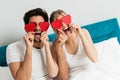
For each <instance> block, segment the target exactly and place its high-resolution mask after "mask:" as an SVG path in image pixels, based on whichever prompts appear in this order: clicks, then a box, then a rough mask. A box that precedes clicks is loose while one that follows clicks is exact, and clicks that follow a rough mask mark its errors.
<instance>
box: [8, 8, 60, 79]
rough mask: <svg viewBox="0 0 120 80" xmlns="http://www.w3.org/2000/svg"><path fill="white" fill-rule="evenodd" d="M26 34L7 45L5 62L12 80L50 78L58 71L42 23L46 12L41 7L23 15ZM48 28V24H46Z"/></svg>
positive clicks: (45, 20)
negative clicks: (21, 38)
mask: <svg viewBox="0 0 120 80" xmlns="http://www.w3.org/2000/svg"><path fill="white" fill-rule="evenodd" d="M24 22H25V30H26V32H27V34H26V35H25V36H24V37H23V40H20V41H18V42H15V43H12V44H10V45H9V46H8V47H7V63H8V65H9V68H10V70H11V73H12V75H13V78H14V80H51V77H55V76H56V75H57V73H58V66H57V64H56V62H55V60H54V58H53V57H52V54H51V51H50V45H49V42H48V36H47V33H46V30H43V29H45V27H46V26H45V27H44V24H46V22H47V24H48V14H47V13H46V11H44V10H42V9H41V8H36V9H32V10H30V11H28V12H26V13H25V15H24ZM47 28H48V25H47Z"/></svg>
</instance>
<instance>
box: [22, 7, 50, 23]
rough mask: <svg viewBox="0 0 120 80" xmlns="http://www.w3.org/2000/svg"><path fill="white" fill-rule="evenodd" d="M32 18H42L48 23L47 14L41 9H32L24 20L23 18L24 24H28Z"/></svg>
mask: <svg viewBox="0 0 120 80" xmlns="http://www.w3.org/2000/svg"><path fill="white" fill-rule="evenodd" d="M32 16H42V17H43V19H44V20H45V21H48V14H47V12H46V11H45V10H43V9H41V8H36V9H32V10H30V11H28V12H26V13H25V15H24V18H23V20H24V23H25V24H28V23H29V20H30V18H31V17H32Z"/></svg>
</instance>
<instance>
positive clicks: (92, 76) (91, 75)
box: [70, 38, 120, 80]
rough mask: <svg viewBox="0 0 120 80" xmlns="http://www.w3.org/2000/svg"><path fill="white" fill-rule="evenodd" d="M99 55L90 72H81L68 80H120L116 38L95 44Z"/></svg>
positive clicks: (119, 52) (119, 56) (118, 52)
mask: <svg viewBox="0 0 120 80" xmlns="http://www.w3.org/2000/svg"><path fill="white" fill-rule="evenodd" d="M95 47H96V49H97V51H98V54H99V60H98V62H97V63H95V64H92V66H91V70H86V71H81V72H79V73H78V74H76V75H75V76H74V77H73V78H72V79H70V80H120V45H119V43H118V41H117V38H112V39H109V40H106V41H103V42H100V43H97V44H95Z"/></svg>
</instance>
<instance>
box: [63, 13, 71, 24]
mask: <svg viewBox="0 0 120 80" xmlns="http://www.w3.org/2000/svg"><path fill="white" fill-rule="evenodd" d="M62 22H64V23H65V24H67V25H68V24H70V23H71V16H70V15H69V14H68V15H66V16H64V17H63V18H62Z"/></svg>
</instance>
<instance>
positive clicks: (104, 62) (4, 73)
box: [0, 38, 120, 80]
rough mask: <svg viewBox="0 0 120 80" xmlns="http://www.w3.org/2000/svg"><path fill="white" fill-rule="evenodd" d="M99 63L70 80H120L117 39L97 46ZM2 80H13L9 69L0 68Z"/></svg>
mask: <svg viewBox="0 0 120 80" xmlns="http://www.w3.org/2000/svg"><path fill="white" fill-rule="evenodd" d="M95 46H96V49H97V51H98V54H99V61H98V62H97V63H95V64H92V66H91V67H92V68H91V70H86V71H81V72H79V73H78V74H77V75H75V76H74V77H73V78H72V79H70V80H120V45H119V43H118V42H116V39H115V38H114V39H111V40H107V41H103V42H101V43H98V44H95ZM0 80H13V79H12V75H11V73H10V70H9V68H8V67H0Z"/></svg>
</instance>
